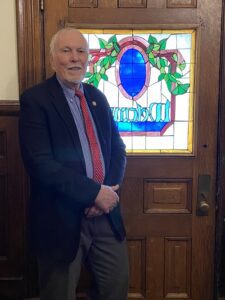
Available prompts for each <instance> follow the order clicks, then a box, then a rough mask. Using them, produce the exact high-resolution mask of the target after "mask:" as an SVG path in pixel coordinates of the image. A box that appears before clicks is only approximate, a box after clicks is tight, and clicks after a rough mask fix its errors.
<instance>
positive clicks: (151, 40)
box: [148, 34, 158, 44]
mask: <svg viewBox="0 0 225 300" xmlns="http://www.w3.org/2000/svg"><path fill="white" fill-rule="evenodd" d="M148 42H149V44H156V43H158V41H157V39H156V38H155V37H154V36H152V35H151V34H150V35H149V37H148Z"/></svg>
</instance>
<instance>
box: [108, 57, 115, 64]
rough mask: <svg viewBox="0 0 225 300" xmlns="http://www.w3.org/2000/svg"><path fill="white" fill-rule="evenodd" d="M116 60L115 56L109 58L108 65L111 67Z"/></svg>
mask: <svg viewBox="0 0 225 300" xmlns="http://www.w3.org/2000/svg"><path fill="white" fill-rule="evenodd" d="M116 60H117V57H116V56H113V57H112V56H109V62H110V64H111V65H112V64H114V62H115V61H116Z"/></svg>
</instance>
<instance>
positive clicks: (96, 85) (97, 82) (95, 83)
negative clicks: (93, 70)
mask: <svg viewBox="0 0 225 300" xmlns="http://www.w3.org/2000/svg"><path fill="white" fill-rule="evenodd" d="M93 84H94V86H95V87H98V84H99V81H98V80H97V79H96V78H95V80H94V82H93Z"/></svg>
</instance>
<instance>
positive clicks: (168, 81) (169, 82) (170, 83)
mask: <svg viewBox="0 0 225 300" xmlns="http://www.w3.org/2000/svg"><path fill="white" fill-rule="evenodd" d="M166 85H167V88H168V90H169V91H170V92H171V89H172V81H171V80H167V81H166Z"/></svg>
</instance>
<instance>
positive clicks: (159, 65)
mask: <svg viewBox="0 0 225 300" xmlns="http://www.w3.org/2000/svg"><path fill="white" fill-rule="evenodd" d="M156 65H157V67H158V69H161V63H160V59H158V58H157V62H156Z"/></svg>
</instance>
